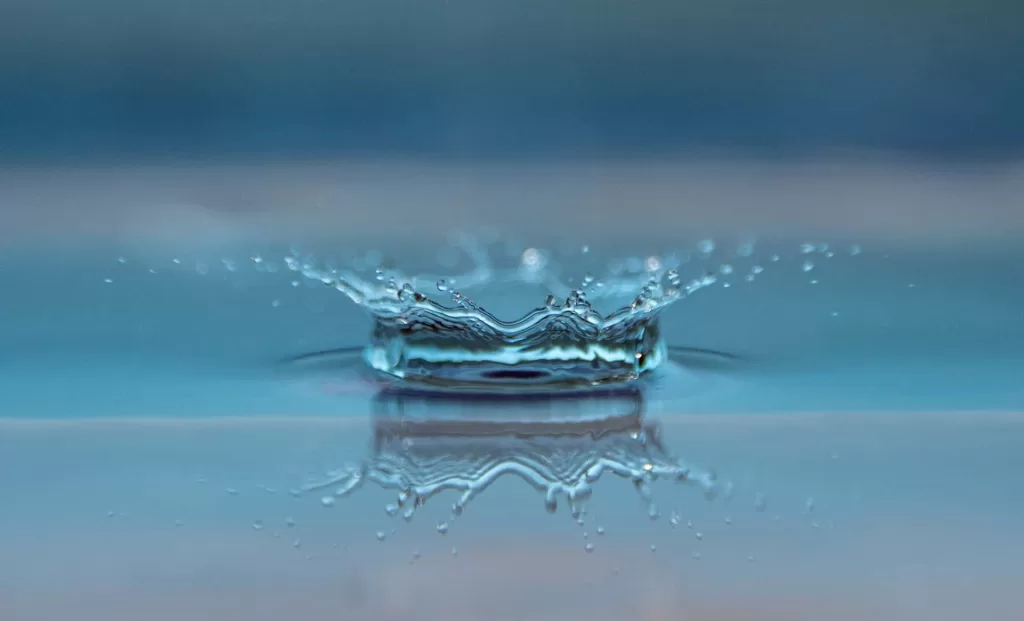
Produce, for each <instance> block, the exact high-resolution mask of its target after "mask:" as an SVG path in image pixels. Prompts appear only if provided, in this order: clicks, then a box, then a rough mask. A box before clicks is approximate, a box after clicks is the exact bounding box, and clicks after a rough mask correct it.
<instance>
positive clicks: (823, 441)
mask: <svg viewBox="0 0 1024 621" xmlns="http://www.w3.org/2000/svg"><path fill="white" fill-rule="evenodd" d="M359 243H360V241H359V240H357V239H352V240H346V238H345V237H344V236H339V237H338V238H337V247H339V248H340V247H344V246H345V245H346V244H351V245H353V246H355V245H358V244H359ZM777 247H778V248H779V249H780V252H781V253H782V254H783V258H782V260H780V262H779V266H778V268H777V269H775V268H773V269H769V270H766V272H765V274H764V275H763V277H762V278H759V279H758V280H756V281H755V282H753V283H746V282H739V281H740V280H741V279H739V278H737V279H736V281H737V282H735V283H734V285H733V286H732V287H729V288H724V287H716V288H713V289H711V290H707V291H702V292H700V294H699V295H696V296H694V297H693V298H692V299H689V300H685V301H683V302H681V303H679V304H677V305H675V306H674V307H672V308H671V309H669V310H668V311H667V312H666V316H665V318H664V329H665V332H666V334H667V335H668V340H669V342H670V343H672V344H680V345H685V346H691V347H706V348H713V349H715V350H721V351H724V352H729V353H731V354H735V355H736V356H737V359H736V361H735V362H733V363H730V364H723V365H710V366H707V367H704V368H699V369H695V370H694V372H693V381H692V382H691V383H688V384H687V385H686V386H685V388H686V389H685V390H682V389H681V390H679V391H678V393H672V392H671V391H670V392H669V393H667V394H664V395H663V398H661V399H660V400H658V401H656V402H651V403H648V404H646V410H647V411H646V415H647V417H648V418H649V419H650V420H651V421H655V422H656V423H657V424H658V425H659V426H660V429H661V440H662V442H663V444H664V446H665V447H666V450H668V451H669V452H671V453H672V454H673V455H674V456H676V457H678V458H681V459H685V460H686V461H687V462H689V463H692V464H694V465H695V466H696V467H699V468H701V469H704V470H708V471H714V472H715V473H716V474H717V475H718V477H719V478H720V479H721V480H723V481H726V480H727V481H728V482H730V483H731V485H732V491H731V493H730V494H727V495H724V496H719V497H718V498H716V499H715V500H713V501H709V500H707V499H705V497H704V494H703V493H702V492H701V490H699V489H696V488H695V487H693V486H679V485H674V484H672V483H671V482H667V481H660V482H657V483H656V484H655V485H654V486H653V489H652V494H653V496H652V497H653V500H654V502H655V503H656V505H657V508H658V515H659V517H658V518H657V519H655V520H652V519H650V517H649V516H648V507H647V506H646V504H645V503H644V502H643V501H642V500H641V499H639V498H638V497H637V494H636V490H635V489H633V487H634V486H633V485H632V484H631V483H629V482H628V481H623V480H620V479H616V478H615V477H604V478H602V479H601V480H599V481H598V482H597V483H595V485H594V495H593V499H592V500H591V502H590V504H589V506H588V512H587V513H586V515H584V516H583V521H584V523H583V524H582V525H578V524H577V523H576V522H575V521H574V520H573V519H572V517H570V515H569V511H568V508H567V507H566V506H564V505H563V506H561V507H560V508H559V511H558V512H556V513H555V514H554V515H549V514H548V513H547V512H546V511H545V507H544V498H543V494H541V493H539V492H538V491H536V490H535V489H534V488H532V487H530V486H529V485H527V484H525V483H524V482H523V481H522V480H520V479H518V478H516V477H506V478H503V479H500V480H499V481H497V482H496V483H495V484H494V485H493V486H491V487H490V488H488V489H487V490H486V491H485V492H484V493H481V494H480V495H479V496H478V497H476V498H475V499H474V500H473V502H472V504H471V505H470V506H468V507H467V509H466V511H465V513H464V514H463V515H461V516H459V517H458V519H456V520H454V521H450V520H451V503H452V502H454V501H455V500H456V498H457V497H456V496H454V495H449V496H444V495H442V496H440V497H438V498H435V499H431V501H430V502H429V503H427V505H426V506H424V507H422V508H421V509H420V510H419V511H418V512H417V515H416V516H415V518H414V519H413V520H411V521H409V522H406V521H404V520H403V519H402V517H401V516H400V515H399V516H396V517H389V516H388V515H387V513H386V512H385V507H386V505H388V504H389V503H390V502H393V501H394V492H393V491H389V490H385V489H381V488H379V487H377V486H374V485H370V484H367V485H366V486H364V487H363V488H362V489H359V490H358V491H357V492H356V493H353V494H352V495H350V496H346V497H344V498H338V499H337V501H336V502H335V503H334V504H333V505H332V506H329V507H326V506H324V505H323V503H322V502H321V500H320V494H319V493H317V494H303V495H293V494H291V493H289V490H292V489H296V488H299V487H301V486H302V485H303V484H304V483H306V482H308V481H310V480H315V479H317V477H320V478H322V477H324V476H325V473H327V472H329V471H332V470H335V469H337V468H340V467H343V466H345V465H347V464H352V463H360V462H363V461H365V460H367V459H368V458H369V457H370V456H371V455H372V454H373V441H372V440H373V433H374V424H375V419H374V418H373V408H372V407H371V403H370V399H369V396H370V393H369V391H368V390H367V389H366V387H365V386H362V385H358V384H356V385H353V384H352V383H351V382H347V381H343V380H344V378H343V377H340V376H339V377H333V376H332V375H331V374H330V373H325V372H322V371H318V372H307V371H304V370H302V369H295V368H290V367H288V366H287V365H282V364H281V361H282V360H283V359H285V358H287V357H289V356H293V355H296V354H301V353H305V352H309V351H314V350H318V349H325V348H331V347H346V346H351V345H358V344H362V343H364V342H365V339H366V337H367V330H368V329H369V325H370V324H369V321H368V319H367V318H366V317H365V315H364V314H363V313H362V311H360V309H358V308H356V307H355V306H354V305H353V304H352V303H351V302H350V301H349V300H347V299H346V298H344V297H343V296H341V295H340V294H338V292H336V291H333V290H330V289H326V288H316V287H307V286H306V285H305V284H304V283H303V284H300V286H297V287H296V286H292V284H291V282H290V281H291V280H292V275H291V274H289V273H287V272H286V271H285V270H284V267H283V262H282V261H280V259H278V260H277V262H278V263H279V264H280V268H281V271H279V272H277V273H267V272H265V271H258V270H257V269H256V267H255V265H254V263H253V262H252V261H251V258H250V257H251V256H252V254H253V253H255V252H257V250H256V249H254V248H258V252H259V253H260V254H261V256H262V257H266V258H267V260H272V257H275V256H278V257H283V256H284V253H285V252H286V251H287V245H286V244H281V245H277V244H256V243H253V244H249V245H246V244H245V243H242V244H238V245H233V246H231V247H227V246H225V247H223V248H214V249H212V250H211V249H209V248H207V249H205V250H196V249H194V248H193V249H183V250H182V251H181V252H180V253H175V252H173V251H168V252H167V253H164V252H163V251H162V250H161V251H160V252H140V251H139V250H138V246H135V247H134V248H132V247H124V246H118V245H115V244H108V245H96V244H92V245H89V244H85V245H79V246H77V247H74V248H73V247H71V246H66V247H64V248H56V247H55V248H52V249H34V250H32V251H25V250H14V249H13V246H12V249H11V250H8V251H7V252H5V253H4V254H3V256H2V257H0V266H2V267H0V290H2V291H3V292H4V293H5V295H4V298H3V299H4V302H3V307H2V311H0V318H2V323H0V342H2V343H3V351H4V354H3V356H2V358H0V394H2V399H0V407H2V412H0V490H2V493H3V497H4V499H5V502H4V510H3V511H0V549H2V550H3V553H2V555H0V618H3V619H14V620H19V621H20V620H30V619H54V618H63V617H69V616H74V617H76V618H82V619H100V618H103V619H108V620H109V619H125V620H128V619H138V618H145V619H157V620H162V619H168V620H170V619H175V620H177V619H181V618H194V619H247V620H251V619H268V620H270V619H280V618H283V617H290V616H295V617H304V618H307V619H329V618H330V619H336V618H345V619H392V618H399V617H402V618H416V619H426V620H432V619H446V620H447V619H479V618H489V619H526V618H531V619H548V618H551V619H554V618H560V619H566V618H569V619H593V620H603V619H609V620H611V619H622V618H625V617H627V616H630V617H631V618H637V619H652V620H653V619H676V618H686V619H699V620H703V619H708V620H711V619H716V620H717V619H733V618H743V619H752V618H756V619H823V618H824V619H909V620H917V619H922V620H923V619H928V620H935V619H949V620H961V619H964V618H966V617H967V616H968V615H972V616H978V617H982V618H987V619H1011V618H1014V614H1015V611H1016V607H1017V600H1018V598H1017V597H1016V585H1017V583H1018V582H1019V573H1020V572H1019V560H1020V558H1021V555H1022V553H1024V543H1022V542H1024V539H1022V538H1021V537H1020V527H1019V515H1020V512H1021V510H1024V504H1022V501H1021V498H1020V495H1019V494H1017V493H1015V490H1016V489H1017V488H1018V487H1019V483H1018V481H1017V480H1016V479H1017V473H1019V472H1021V471H1022V470H1021V469H1022V468H1024V452H1022V451H1021V448H1022V447H1024V409H1022V407H1021V406H1022V405H1024V385H1022V384H1021V382H1020V381H1019V377H1018V376H1019V369H1020V368H1022V367H1021V363H1022V358H1024V355H1022V352H1024V311H1022V310H1021V309H1022V308H1024V306H1022V302H1024V293H1022V292H1021V290H1020V287H1018V286H1016V284H1015V283H1016V282H1017V280H1019V274H1020V269H1021V266H1022V265H1024V255H1022V254H1020V252H1019V250H1017V249H1016V248H1014V247H1012V245H1007V246H1000V247H996V246H975V247H967V248H963V247H960V248H956V249H954V250H941V249H934V248H921V247H916V248H913V247H909V246H903V245H901V244H899V243H894V242H891V241H890V242H882V241H875V242H871V241H870V240H869V241H866V242H864V244H863V252H862V253H861V254H859V255H857V256H850V255H849V253H842V252H840V251H839V248H840V247H838V246H837V254H836V256H835V257H833V258H830V259H825V258H824V257H819V258H816V259H815V262H816V265H815V268H814V270H812V271H811V272H804V271H803V270H802V269H801V268H800V266H801V263H802V262H803V261H804V260H805V257H803V256H801V255H800V254H799V250H798V246H796V245H793V244H791V243H789V242H778V246H777ZM844 247H845V246H844ZM183 248H184V246H183ZM278 250H280V253H279V254H275V253H278ZM758 252H759V253H760V252H763V253H765V254H770V253H771V252H772V250H771V245H770V244H769V245H766V246H764V249H763V250H762V249H760V248H759V251H758ZM119 258H123V259H124V261H123V262H121V261H120V260H119ZM174 258H177V259H178V261H179V262H177V263H176V262H174V261H173V259H174ZM222 258H230V259H232V261H233V262H234V264H235V265H236V266H237V268H236V271H228V270H227V269H225V266H224V263H223V262H222V261H221V259H222ZM766 265H767V264H766ZM150 270H153V271H154V272H155V273H152V272H151V271H150ZM812 280H816V281H817V282H816V283H812V282H811V281H812ZM525 303H526V301H525V300H524V304H525ZM453 450H454V449H453ZM449 521H450V524H448V527H447V533H446V534H440V533H439V523H441V522H446V523H447V522H449ZM599 529H600V530H601V532H602V533H603V534H599V532H598V530H599ZM698 533H699V535H698ZM588 544H589V545H592V546H593V550H592V551H591V552H589V553H588V552H587V550H586V546H587V545H588Z"/></svg>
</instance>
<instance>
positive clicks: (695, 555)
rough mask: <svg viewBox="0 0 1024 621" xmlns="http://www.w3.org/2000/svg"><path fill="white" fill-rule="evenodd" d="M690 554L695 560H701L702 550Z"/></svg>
mask: <svg viewBox="0 0 1024 621" xmlns="http://www.w3.org/2000/svg"><path fill="white" fill-rule="evenodd" d="M690 556H691V557H692V558H693V560H695V561H699V560H700V552H694V553H693V554H691V555H690Z"/></svg>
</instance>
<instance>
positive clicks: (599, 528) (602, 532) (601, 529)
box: [597, 526, 604, 536]
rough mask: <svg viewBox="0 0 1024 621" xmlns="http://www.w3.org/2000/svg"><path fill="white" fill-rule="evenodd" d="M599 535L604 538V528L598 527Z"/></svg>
mask: <svg viewBox="0 0 1024 621" xmlns="http://www.w3.org/2000/svg"><path fill="white" fill-rule="evenodd" d="M597 534H598V536H603V535H604V526H598V527H597Z"/></svg>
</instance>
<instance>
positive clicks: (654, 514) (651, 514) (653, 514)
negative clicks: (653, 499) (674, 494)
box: [647, 504, 661, 520]
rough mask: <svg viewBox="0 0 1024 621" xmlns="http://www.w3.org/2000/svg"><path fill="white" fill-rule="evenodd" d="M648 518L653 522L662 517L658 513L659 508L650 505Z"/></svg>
mask: <svg viewBox="0 0 1024 621" xmlns="http://www.w3.org/2000/svg"><path fill="white" fill-rule="evenodd" d="M647 517H649V518H650V519H652V520H657V519H658V518H659V517H661V513H660V512H659V511H658V507H657V506H656V505H654V504H650V505H648V506H647Z"/></svg>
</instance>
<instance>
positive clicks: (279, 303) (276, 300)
mask: <svg viewBox="0 0 1024 621" xmlns="http://www.w3.org/2000/svg"><path fill="white" fill-rule="evenodd" d="M270 305H271V306H273V307H274V308H277V307H278V306H280V305H281V300H279V299H277V298H274V299H273V300H271V302H270Z"/></svg>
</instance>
